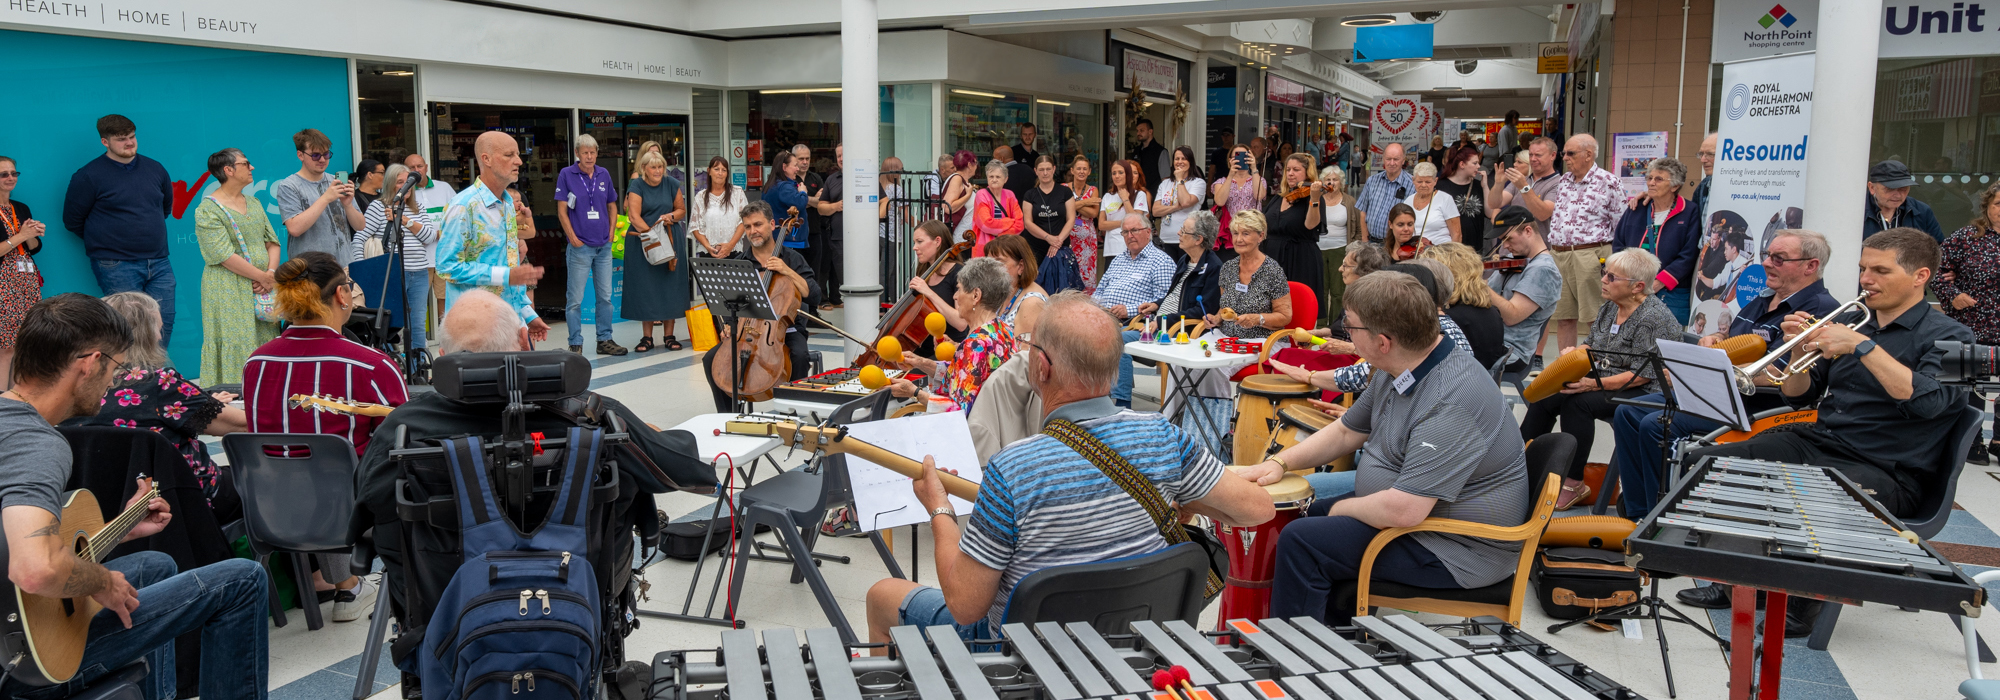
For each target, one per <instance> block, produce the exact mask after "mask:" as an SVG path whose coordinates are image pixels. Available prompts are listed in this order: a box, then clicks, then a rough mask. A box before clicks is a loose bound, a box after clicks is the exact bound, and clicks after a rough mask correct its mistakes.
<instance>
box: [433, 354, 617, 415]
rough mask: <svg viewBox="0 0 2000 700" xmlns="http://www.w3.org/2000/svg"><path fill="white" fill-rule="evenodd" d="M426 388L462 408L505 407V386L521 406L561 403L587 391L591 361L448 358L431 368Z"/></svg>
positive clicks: (513, 356) (568, 357)
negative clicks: (515, 393)
mask: <svg viewBox="0 0 2000 700" xmlns="http://www.w3.org/2000/svg"><path fill="white" fill-rule="evenodd" d="M509 367H512V368H513V371H512V373H511V374H510V373H509V371H508V368H509ZM431 385H432V386H434V387H436V388H437V392H438V393H440V394H443V395H444V397H445V398H447V399H451V400H453V401H458V402H461V403H473V404H485V403H500V404H504V403H507V401H508V397H507V393H508V390H509V388H510V387H512V388H519V389H520V390H521V400H522V401H523V402H526V403H546V402H551V401H561V400H563V399H567V398H569V397H572V396H576V395H579V394H582V393H584V392H585V391H588V390H589V389H590V361H589V360H586V359H583V356H581V355H577V354H575V353H570V352H566V351H562V350H542V351H537V352H478V353H465V352H461V353H453V354H450V355H445V356H443V357H440V358H438V359H437V360H436V361H435V362H433V363H432V365H431Z"/></svg>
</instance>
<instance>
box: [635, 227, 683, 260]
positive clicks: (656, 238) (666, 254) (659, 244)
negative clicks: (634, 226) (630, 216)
mask: <svg viewBox="0 0 2000 700" xmlns="http://www.w3.org/2000/svg"><path fill="white" fill-rule="evenodd" d="M671 234H672V232H671V231H667V230H666V227H665V226H654V227H653V228H652V230H650V231H647V232H645V233H641V234H639V240H640V241H642V242H641V243H640V244H639V245H640V247H641V248H642V249H644V250H645V251H646V264H648V265H665V264H667V261H669V260H673V259H674V256H675V252H674V246H673V242H672V241H671V240H667V239H668V238H670V237H671Z"/></svg>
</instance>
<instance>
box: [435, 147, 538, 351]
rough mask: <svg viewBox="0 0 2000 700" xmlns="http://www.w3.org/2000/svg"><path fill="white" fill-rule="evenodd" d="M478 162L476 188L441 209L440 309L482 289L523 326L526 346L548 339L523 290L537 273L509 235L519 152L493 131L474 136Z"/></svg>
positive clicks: (439, 238)
mask: <svg viewBox="0 0 2000 700" xmlns="http://www.w3.org/2000/svg"><path fill="white" fill-rule="evenodd" d="M473 153H474V154H475V157H476V158H478V159H479V182H478V183H476V184H474V185H473V186H471V187H468V188H466V189H465V191H464V192H460V193H458V196H456V197H452V198H451V204H449V205H447V206H446V207H445V209H444V225H443V226H442V227H440V229H439V231H440V233H439V237H438V250H437V253H438V254H437V272H438V276H439V277H442V278H444V280H445V293H444V304H445V308H447V309H449V308H451V304H452V302H454V301H457V300H458V295H459V294H462V293H464V292H466V291H468V290H473V289H484V290H486V291H489V292H492V293H494V294H498V295H500V298H502V299H505V300H507V305H508V306H510V307H513V309H514V310H515V311H516V312H517V313H519V314H520V315H521V322H522V323H525V324H527V326H528V338H529V340H534V341H540V340H543V339H546V338H548V337H549V324H547V323H545V322H543V321H542V318H541V316H540V315H538V314H536V313H535V306H534V304H533V303H531V302H529V301H528V285H530V284H534V283H535V282H536V281H538V280H540V279H541V278H542V268H540V267H536V266H534V265H529V264H527V263H526V262H525V261H523V260H522V259H521V258H522V250H521V241H520V239H519V238H516V237H515V235H514V231H515V226H516V224H515V221H514V213H515V212H514V197H513V196H512V195H511V194H508V192H507V185H509V184H512V183H513V182H514V179H515V178H516V177H518V176H519V175H520V173H521V151H520V146H518V145H517V144H515V142H514V137H513V136H510V135H508V134H505V133H502V132H498V131H488V132H486V133H484V134H480V135H479V140H478V141H477V142H475V143H474V144H473Z"/></svg>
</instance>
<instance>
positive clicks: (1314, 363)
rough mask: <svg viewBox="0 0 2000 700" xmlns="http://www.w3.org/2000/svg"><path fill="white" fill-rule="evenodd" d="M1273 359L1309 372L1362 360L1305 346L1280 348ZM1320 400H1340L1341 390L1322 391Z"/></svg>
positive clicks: (1258, 369) (1268, 370)
mask: <svg viewBox="0 0 2000 700" xmlns="http://www.w3.org/2000/svg"><path fill="white" fill-rule="evenodd" d="M1271 359H1273V360H1276V361H1278V362H1283V363H1285V364H1288V365H1292V366H1294V367H1303V368H1305V370H1306V371H1308V372H1325V371H1327V370H1334V369H1340V368H1342V367H1346V366H1348V365H1351V364H1354V363H1356V362H1360V361H1361V358H1360V357H1357V356H1354V355H1335V354H1333V353H1327V352H1320V351H1318V350H1308V349H1305V348H1279V349H1278V351H1277V352H1274V353H1271ZM1251 369H1253V370H1254V371H1251V372H1249V374H1277V373H1278V368H1276V367H1272V366H1271V363H1269V362H1266V363H1264V364H1261V365H1255V366H1254V367H1252V368H1251ZM1238 379H1241V377H1238ZM1320 400H1321V401H1326V402H1329V403H1331V402H1334V401H1338V400H1340V392H1338V391H1322V392H1320Z"/></svg>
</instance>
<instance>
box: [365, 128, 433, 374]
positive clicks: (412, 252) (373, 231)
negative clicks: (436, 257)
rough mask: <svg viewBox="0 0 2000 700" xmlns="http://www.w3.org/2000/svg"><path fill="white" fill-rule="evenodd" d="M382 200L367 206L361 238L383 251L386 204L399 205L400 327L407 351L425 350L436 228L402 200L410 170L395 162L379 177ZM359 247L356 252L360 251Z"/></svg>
mask: <svg viewBox="0 0 2000 700" xmlns="http://www.w3.org/2000/svg"><path fill="white" fill-rule="evenodd" d="M382 182H383V186H382V197H381V198H380V199H377V200H375V201H374V202H371V203H369V205H368V213H367V214H366V216H367V218H368V222H367V223H368V226H367V230H366V231H364V232H363V233H362V238H363V239H369V238H379V239H382V245H383V246H384V248H385V249H386V248H387V246H388V245H389V241H388V239H387V238H386V237H387V236H388V235H389V211H390V209H389V204H390V203H394V202H401V203H402V211H401V212H399V213H398V214H397V224H398V225H400V226H402V227H403V304H404V307H403V308H404V311H403V327H404V329H405V332H406V333H409V335H410V350H412V351H414V350H416V349H417V348H421V347H424V323H425V320H426V318H427V317H428V315H429V314H428V310H429V308H430V304H429V303H428V302H429V300H430V290H431V273H430V270H431V254H430V249H431V246H434V245H437V236H438V232H437V227H436V226H433V225H431V218H430V215H429V214H425V213H424V211H423V209H421V208H419V207H418V204H417V202H416V200H414V199H410V200H406V199H404V197H403V192H404V188H405V186H407V185H409V184H411V183H410V169H409V168H406V167H403V164H401V163H397V164H395V165H391V166H389V170H388V172H387V173H385V174H384V175H383V176H382ZM360 248H361V246H360V245H358V244H357V245H356V246H355V249H357V250H359V249H360Z"/></svg>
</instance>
